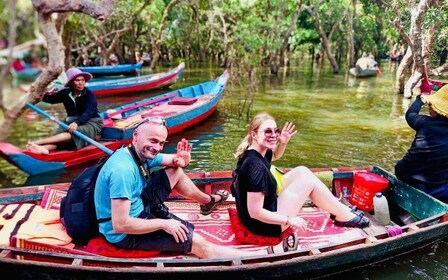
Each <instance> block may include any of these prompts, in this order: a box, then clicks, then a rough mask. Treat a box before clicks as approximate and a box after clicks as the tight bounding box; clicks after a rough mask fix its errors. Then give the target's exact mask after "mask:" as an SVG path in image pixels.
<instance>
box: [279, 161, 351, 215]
mask: <svg viewBox="0 0 448 280" xmlns="http://www.w3.org/2000/svg"><path fill="white" fill-rule="evenodd" d="M284 188H285V189H284V190H283V191H282V192H281V193H280V194H279V197H278V210H277V211H278V212H280V213H282V214H285V215H290V216H295V215H297V214H298V213H299V212H300V209H301V208H302V206H303V204H304V203H305V201H306V199H307V198H308V197H310V198H311V200H312V201H313V203H314V204H315V205H316V206H318V207H320V208H322V209H324V210H326V211H328V212H330V213H331V214H333V215H335V216H336V219H337V220H338V221H341V222H345V221H349V220H351V219H353V218H354V217H355V216H356V214H354V213H352V212H351V211H350V208H349V207H347V206H346V205H344V204H343V203H341V202H340V201H339V200H338V199H337V198H336V197H334V195H333V194H332V193H331V192H330V190H329V189H328V188H327V186H325V184H324V183H322V181H320V180H319V178H317V177H316V175H314V173H313V172H312V171H311V170H309V169H308V168H307V167H303V166H300V167H296V168H294V169H292V170H290V171H289V172H287V173H286V174H285V175H284Z"/></svg>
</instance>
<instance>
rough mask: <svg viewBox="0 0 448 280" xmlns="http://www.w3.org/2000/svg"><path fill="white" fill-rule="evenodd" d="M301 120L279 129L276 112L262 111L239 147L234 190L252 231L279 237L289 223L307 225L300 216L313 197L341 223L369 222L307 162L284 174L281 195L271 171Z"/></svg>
mask: <svg viewBox="0 0 448 280" xmlns="http://www.w3.org/2000/svg"><path fill="white" fill-rule="evenodd" d="M296 133H297V130H295V125H293V124H292V123H290V122H287V123H286V124H285V125H284V126H283V129H282V130H280V129H278V128H277V124H276V122H275V120H274V118H273V117H272V116H270V115H269V114H266V113H261V114H258V115H256V116H255V117H254V118H253V119H252V121H251V122H250V124H249V127H248V134H247V135H246V137H245V138H244V140H243V141H242V143H241V144H240V146H239V147H238V149H237V151H236V154H235V157H236V158H237V159H238V165H237V168H236V170H235V173H234V176H235V178H234V179H235V184H234V185H235V189H234V195H235V199H236V206H237V210H238V215H239V217H240V219H241V220H242V222H243V223H244V225H245V226H246V227H247V228H248V229H249V230H251V231H252V232H254V233H256V234H260V235H264V236H278V235H280V234H281V233H282V232H283V231H284V230H286V229H287V228H288V227H289V226H295V227H299V228H302V229H305V228H306V225H307V222H306V221H305V220H304V219H302V218H300V217H298V216H297V214H298V213H299V212H300V210H301V208H302V206H303V204H304V203H305V201H306V199H307V198H308V197H310V198H311V200H312V201H313V203H314V204H315V205H317V206H318V207H320V208H322V209H324V210H326V211H328V212H330V213H331V214H333V215H334V216H335V225H339V226H347V227H366V226H368V225H369V220H368V219H367V218H366V217H363V213H362V212H357V211H353V212H352V210H351V209H350V208H349V207H347V206H346V205H344V204H342V203H341V202H339V201H338V199H337V198H336V197H334V196H333V194H332V193H331V192H330V190H329V189H328V188H327V186H326V185H325V184H324V183H322V182H321V181H320V180H319V179H318V178H317V177H316V176H315V175H314V174H313V172H311V171H310V170H309V169H308V168H307V167H304V166H299V167H296V168H294V169H292V170H290V171H289V172H287V173H286V174H284V175H283V180H284V184H283V187H282V189H281V191H280V192H279V193H278V194H277V182H276V180H275V178H274V177H273V175H272V174H271V172H270V168H271V161H275V160H277V159H279V158H280V157H281V156H282V155H283V153H284V151H285V149H286V145H287V144H288V142H289V140H290V139H291V137H292V136H294V135H295V134H296Z"/></svg>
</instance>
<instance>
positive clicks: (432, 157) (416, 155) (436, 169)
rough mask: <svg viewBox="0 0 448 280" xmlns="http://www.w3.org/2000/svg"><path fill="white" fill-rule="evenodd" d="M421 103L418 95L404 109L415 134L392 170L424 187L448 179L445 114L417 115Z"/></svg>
mask: <svg viewBox="0 0 448 280" xmlns="http://www.w3.org/2000/svg"><path fill="white" fill-rule="evenodd" d="M422 106H423V102H422V100H421V99H420V96H417V98H416V100H415V101H414V103H412V105H411V106H410V107H409V109H408V110H407V112H406V121H407V123H408V124H409V126H410V127H411V128H412V129H414V130H415V138H414V141H413V142H412V145H411V147H410V148H409V150H408V151H407V153H406V154H405V156H404V157H403V159H401V160H400V161H398V162H397V164H396V165H395V174H396V176H397V177H398V179H400V180H401V181H403V182H405V183H408V184H410V185H412V186H414V187H417V188H420V189H422V190H423V191H424V190H425V189H432V188H437V187H440V186H442V185H444V184H447V183H448V118H445V117H443V116H440V115H439V116H437V117H430V116H426V115H420V114H419V113H420V110H421V108H422Z"/></svg>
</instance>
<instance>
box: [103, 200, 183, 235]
mask: <svg viewBox="0 0 448 280" xmlns="http://www.w3.org/2000/svg"><path fill="white" fill-rule="evenodd" d="M111 206H112V227H113V229H114V231H115V232H118V233H125V234H145V233H150V232H155V231H158V230H164V231H165V232H167V233H168V234H171V235H172V236H173V237H174V239H175V240H176V242H179V241H180V242H185V241H186V240H187V232H188V228H187V227H186V226H185V225H184V224H182V223H181V222H179V221H177V220H175V219H157V218H155V219H140V218H134V217H131V216H129V210H130V209H131V202H130V201H129V200H128V199H112V203H111Z"/></svg>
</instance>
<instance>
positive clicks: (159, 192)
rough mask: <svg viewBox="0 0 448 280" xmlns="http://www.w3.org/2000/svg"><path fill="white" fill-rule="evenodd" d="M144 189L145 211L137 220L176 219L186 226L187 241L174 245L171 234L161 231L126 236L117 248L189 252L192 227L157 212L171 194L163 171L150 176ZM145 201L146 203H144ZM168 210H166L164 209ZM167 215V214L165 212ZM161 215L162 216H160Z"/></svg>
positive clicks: (179, 219) (185, 222)
mask: <svg viewBox="0 0 448 280" xmlns="http://www.w3.org/2000/svg"><path fill="white" fill-rule="evenodd" d="M148 181H149V182H148V184H147V186H146V188H145V189H144V190H143V193H142V199H143V200H144V202H145V205H147V207H145V211H143V212H142V213H140V215H139V218H142V219H156V218H162V219H166V218H169V219H176V220H178V221H180V222H181V223H183V224H184V225H186V226H187V228H188V232H187V240H186V241H185V242H183V243H182V242H179V243H176V241H175V240H174V237H173V236H172V235H171V234H168V233H166V232H165V231H163V230H159V231H156V232H151V233H146V234H128V235H126V237H125V238H124V239H123V240H121V241H120V242H118V243H115V244H114V245H116V246H117V247H120V248H127V249H141V250H151V251H153V250H154V251H165V252H183V253H184V254H186V253H189V252H191V247H192V243H193V231H194V225H193V224H191V223H189V222H187V221H184V220H182V219H181V218H179V217H177V216H176V215H173V214H171V213H169V215H168V216H167V217H161V216H160V213H158V211H162V212H164V210H163V209H162V210H161V209H160V208H161V207H163V206H164V205H163V202H164V201H165V200H166V199H167V198H168V196H169V194H170V193H171V186H170V181H169V179H168V176H167V175H166V172H165V170H163V169H161V170H158V171H155V172H152V173H151V174H150V179H149V180H148ZM145 200H147V201H145ZM161 205H163V206H161ZM165 210H168V209H165ZM167 213H168V212H167ZM162 215H163V214H162Z"/></svg>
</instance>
